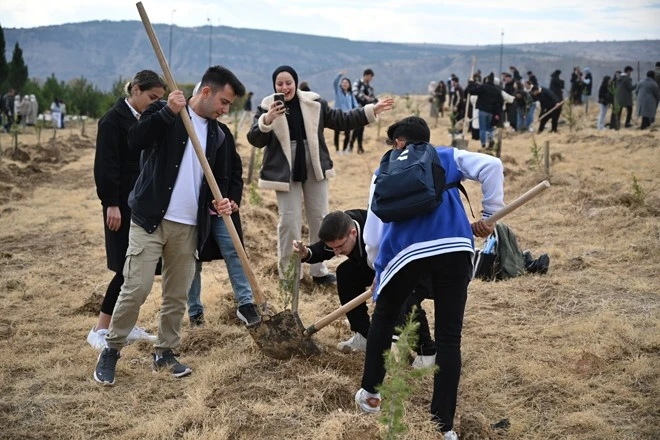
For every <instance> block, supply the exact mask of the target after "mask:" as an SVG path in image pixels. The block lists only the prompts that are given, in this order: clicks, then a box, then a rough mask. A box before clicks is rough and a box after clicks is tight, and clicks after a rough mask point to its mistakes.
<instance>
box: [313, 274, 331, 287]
mask: <svg viewBox="0 0 660 440" xmlns="http://www.w3.org/2000/svg"><path fill="white" fill-rule="evenodd" d="M312 278H313V279H314V283H316V284H319V285H321V286H330V285H332V284H336V283H337V277H336V276H335V275H334V274H331V273H329V274H327V275H324V276H322V277H312Z"/></svg>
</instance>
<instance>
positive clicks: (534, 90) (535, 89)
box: [530, 86, 541, 93]
mask: <svg viewBox="0 0 660 440" xmlns="http://www.w3.org/2000/svg"><path fill="white" fill-rule="evenodd" d="M530 91H531V92H532V93H533V92H540V91H541V89H540V88H539V86H532V90H530Z"/></svg>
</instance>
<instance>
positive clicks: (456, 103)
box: [428, 62, 660, 149]
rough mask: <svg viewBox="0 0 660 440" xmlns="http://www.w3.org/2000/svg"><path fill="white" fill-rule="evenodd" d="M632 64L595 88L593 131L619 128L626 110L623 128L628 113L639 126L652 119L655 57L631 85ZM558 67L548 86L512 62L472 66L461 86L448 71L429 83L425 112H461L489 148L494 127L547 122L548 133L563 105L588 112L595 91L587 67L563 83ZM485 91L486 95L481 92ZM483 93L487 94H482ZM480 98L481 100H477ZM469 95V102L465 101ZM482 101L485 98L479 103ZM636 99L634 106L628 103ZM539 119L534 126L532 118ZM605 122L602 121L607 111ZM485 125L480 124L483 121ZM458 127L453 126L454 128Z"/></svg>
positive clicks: (628, 123) (656, 99) (523, 127)
mask: <svg viewBox="0 0 660 440" xmlns="http://www.w3.org/2000/svg"><path fill="white" fill-rule="evenodd" d="M633 70H634V69H633V68H632V67H631V66H626V67H625V68H624V69H623V71H619V70H617V71H616V72H614V74H613V75H612V76H609V75H605V76H604V77H603V79H602V82H601V83H600V87H599V88H598V104H599V113H598V116H597V118H596V121H595V126H596V128H597V129H598V130H604V129H606V128H609V129H613V130H619V128H621V126H622V124H621V117H622V113H623V110H624V109H625V111H626V114H625V119H624V121H623V127H624V128H632V127H634V126H635V124H634V121H633V118H634V115H635V114H636V115H637V116H638V117H639V118H640V121H639V128H640V129H642V130H643V129H646V128H647V127H649V126H651V125H652V124H654V122H655V114H656V111H657V108H658V105H659V103H660V92H659V90H660V89H659V87H660V62H657V63H656V65H655V70H649V71H648V72H646V77H645V78H644V79H642V80H641V81H639V82H638V83H637V84H634V82H633V80H632V77H631V74H632V72H633ZM561 74H562V72H561V70H559V69H557V70H555V71H553V72H552V74H551V75H550V78H549V81H548V85H547V86H542V85H541V84H540V83H539V80H538V78H537V77H536V75H535V74H534V72H533V71H531V70H529V71H527V78H526V79H525V78H523V76H522V75H521V73H520V71H519V70H518V69H517V68H516V67H515V66H510V67H509V71H507V72H502V73H501V75H500V76H495V75H494V73H492V72H491V73H490V74H489V75H486V76H485V77H482V74H481V71H480V70H477V71H476V72H475V73H474V74H473V75H472V78H470V79H468V82H467V85H466V87H465V88H463V86H461V82H460V79H459V78H458V76H456V75H455V74H452V75H451V76H450V77H449V79H448V80H447V82H446V83H445V82H444V81H431V82H430V83H429V85H428V95H429V98H428V99H429V116H430V119H431V120H432V121H435V123H436V125H437V121H438V118H439V117H440V116H443V117H444V114H445V109H446V110H448V115H449V117H450V119H451V121H452V123H453V124H454V123H456V124H458V123H460V122H461V121H463V119H464V118H465V117H467V118H468V121H469V122H470V131H471V132H472V138H473V139H475V140H480V141H481V145H482V147H484V148H486V149H488V148H492V139H493V132H492V129H493V128H494V127H496V126H499V127H503V128H509V129H510V130H512V131H515V132H525V131H530V132H533V131H537V132H539V133H540V132H542V131H543V130H544V129H545V126H546V123H548V122H550V125H551V130H550V131H551V132H556V131H557V127H558V125H559V123H560V117H561V114H562V109H563V108H564V107H565V106H568V105H571V106H584V111H585V113H587V114H588V112H589V101H590V99H591V96H592V93H593V91H594V78H593V75H592V73H591V69H590V68H588V67H585V68H584V69H582V68H581V67H580V66H575V67H574V68H573V72H572V73H571V77H570V80H569V84H568V90H567V85H566V82H565V81H564V79H563V78H562V77H561ZM495 89H497V90H498V91H499V92H500V93H501V96H502V103H501V107H500V106H499V104H498V106H497V107H496V106H494V105H493V104H494V103H493V100H494V99H495V97H496V93H493V90H495ZM486 93H487V95H486ZM486 96H488V97H486ZM479 98H480V99H481V103H479ZM468 99H469V102H468ZM484 100H487V101H488V102H486V103H484ZM635 102H636V107H634V108H633V104H634V103H635ZM537 108H538V109H539V112H538V116H537V117H536V121H537V122H538V123H539V125H538V128H536V129H535V127H534V122H535V116H536V114H537V112H536V110H537ZM608 112H609V113H610V121H609V122H607V121H606V116H607V113H608ZM484 124H485V126H484ZM457 131H458V129H456V128H455V129H454V132H457Z"/></svg>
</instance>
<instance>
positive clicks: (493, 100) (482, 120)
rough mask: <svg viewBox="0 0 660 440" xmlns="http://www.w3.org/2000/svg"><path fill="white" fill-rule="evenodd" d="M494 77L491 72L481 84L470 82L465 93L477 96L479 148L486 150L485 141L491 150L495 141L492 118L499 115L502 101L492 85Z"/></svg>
mask: <svg viewBox="0 0 660 440" xmlns="http://www.w3.org/2000/svg"><path fill="white" fill-rule="evenodd" d="M493 81H494V75H493V73H492V72H491V74H490V75H488V76H487V77H486V78H484V83H483V84H477V83H475V82H474V81H470V82H469V84H468V86H467V88H466V89H465V93H468V94H470V95H473V96H477V104H476V108H477V110H479V139H480V140H481V148H486V141H488V149H491V148H493V145H494V144H495V140H494V139H493V131H494V130H493V127H494V126H495V124H496V121H494V119H493V118H494V117H495V115H497V114H501V112H502V105H503V104H504V100H503V98H502V91H501V90H500V89H499V88H498V87H497V86H495V85H494V84H493Z"/></svg>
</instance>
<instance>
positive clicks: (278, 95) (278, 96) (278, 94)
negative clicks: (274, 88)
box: [273, 93, 284, 105]
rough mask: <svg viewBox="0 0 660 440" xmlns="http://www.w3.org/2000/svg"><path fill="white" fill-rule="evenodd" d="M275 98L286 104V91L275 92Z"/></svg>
mask: <svg viewBox="0 0 660 440" xmlns="http://www.w3.org/2000/svg"><path fill="white" fill-rule="evenodd" d="M273 99H274V100H275V101H279V102H281V103H282V105H284V93H275V95H273Z"/></svg>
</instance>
